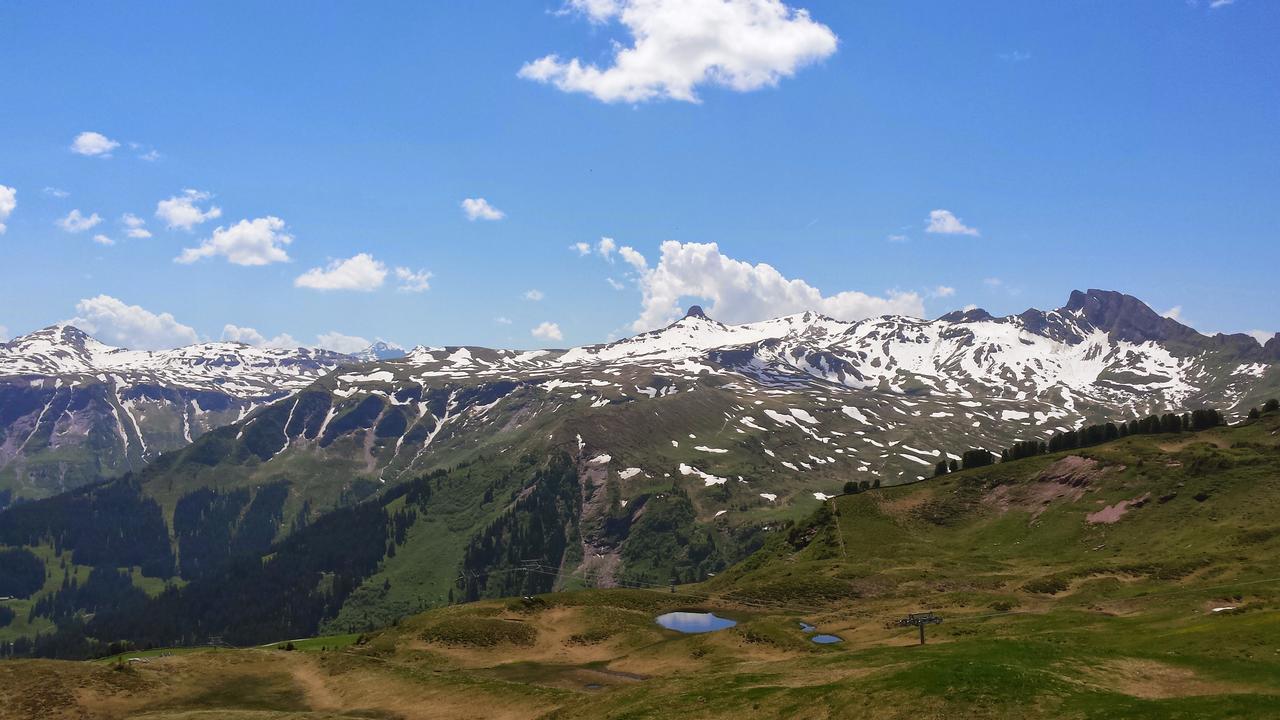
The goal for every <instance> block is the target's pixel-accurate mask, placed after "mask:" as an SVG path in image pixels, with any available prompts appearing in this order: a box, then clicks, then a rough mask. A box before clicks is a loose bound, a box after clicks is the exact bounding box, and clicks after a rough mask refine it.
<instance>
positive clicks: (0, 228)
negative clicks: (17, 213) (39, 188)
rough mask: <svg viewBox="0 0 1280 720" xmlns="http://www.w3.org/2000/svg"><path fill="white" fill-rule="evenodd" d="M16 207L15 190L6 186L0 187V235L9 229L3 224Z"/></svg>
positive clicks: (16, 193)
mask: <svg viewBox="0 0 1280 720" xmlns="http://www.w3.org/2000/svg"><path fill="white" fill-rule="evenodd" d="M16 207H18V191H17V189H15V188H11V187H9V186H8V185H0V235H3V234H4V233H5V231H6V230H8V229H9V228H8V227H7V226H6V225H5V222H6V221H7V220H8V219H9V216H10V215H12V214H13V210H14V208H16Z"/></svg>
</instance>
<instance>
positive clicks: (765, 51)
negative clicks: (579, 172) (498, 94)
mask: <svg viewBox="0 0 1280 720" xmlns="http://www.w3.org/2000/svg"><path fill="white" fill-rule="evenodd" d="M566 7H567V8H568V9H570V10H571V11H574V12H577V13H580V14H582V15H584V16H586V18H587V19H588V20H589V21H591V22H592V23H594V24H604V23H611V22H615V21H616V22H618V23H621V24H622V25H623V26H624V27H625V28H626V29H627V32H628V33H629V34H630V35H631V37H632V43H631V45H629V46H626V45H623V44H621V43H615V45H614V47H615V50H614V55H613V62H612V64H610V65H608V66H607V67H603V68H602V67H599V66H597V65H594V64H583V62H582V61H580V60H578V59H577V58H573V59H571V60H568V61H565V60H562V59H561V58H560V57H559V56H558V55H554V54H552V55H547V56H545V57H542V58H539V59H537V60H534V61H532V62H528V63H526V64H525V65H524V66H523V67H521V68H520V71H519V73H518V74H519V76H520V77H522V78H525V79H528V80H534V81H537V82H541V83H549V84H552V85H554V86H555V87H557V88H559V89H560V90H563V91H565V92H580V93H586V94H588V95H591V96H593V97H595V98H596V99H598V100H601V101H603V102H608V103H612V102H643V101H646V100H655V99H671V100H683V101H686V102H698V96H697V93H696V89H697V87H698V86H699V85H704V84H712V85H719V86H722V87H726V88H729V89H732V90H735V91H738V92H747V91H750V90H757V89H760V88H763V87H772V86H775V85H777V84H778V81H779V80H781V79H782V78H785V77H790V76H791V75H794V74H795V72H796V71H797V70H798V69H800V68H801V67H803V66H805V65H808V64H810V63H813V62H817V61H819V60H822V59H824V58H826V57H829V56H830V55H831V54H832V53H834V52H835V51H836V45H837V42H838V39H837V38H836V34H835V33H834V32H832V31H831V28H829V27H827V26H826V25H823V24H821V23H819V22H816V21H814V20H813V19H812V18H811V17H809V13H808V11H806V10H802V9H794V8H791V7H788V6H787V5H786V4H784V3H783V2H781V0H568V2H567V4H566Z"/></svg>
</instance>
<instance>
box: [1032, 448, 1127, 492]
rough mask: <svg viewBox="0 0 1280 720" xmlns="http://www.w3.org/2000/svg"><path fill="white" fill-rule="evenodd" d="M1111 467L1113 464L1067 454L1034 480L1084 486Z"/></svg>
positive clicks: (1108, 470)
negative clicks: (1104, 463)
mask: <svg viewBox="0 0 1280 720" xmlns="http://www.w3.org/2000/svg"><path fill="white" fill-rule="evenodd" d="M1113 469H1114V468H1113V466H1109V465H1103V464H1102V463H1101V462H1099V461H1097V460H1094V459H1093V458H1086V457H1080V456H1079V455H1068V456H1067V457H1064V458H1062V459H1061V460H1059V461H1057V462H1055V463H1054V464H1052V465H1050V466H1049V467H1047V468H1045V469H1044V471H1042V472H1041V473H1040V474H1039V475H1038V476H1037V477H1036V480H1037V481H1039V482H1047V483H1058V484H1059V485H1069V486H1071V487H1085V486H1087V485H1089V484H1090V483H1091V482H1092V481H1094V480H1096V479H1098V478H1100V477H1102V476H1103V475H1104V474H1106V473H1108V472H1110V471H1111V470H1113Z"/></svg>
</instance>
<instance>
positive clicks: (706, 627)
mask: <svg viewBox="0 0 1280 720" xmlns="http://www.w3.org/2000/svg"><path fill="white" fill-rule="evenodd" d="M658 624H659V625H661V626H662V627H664V628H667V629H668V630H676V631H678V632H682V633H704V632H713V631H715V630H723V629H725V628H727V627H733V626H734V625H737V624H738V621H736V620H730V619H729V618H722V617H719V616H718V615H716V614H715V613H695V612H672V613H667V614H666V615H659V616H658Z"/></svg>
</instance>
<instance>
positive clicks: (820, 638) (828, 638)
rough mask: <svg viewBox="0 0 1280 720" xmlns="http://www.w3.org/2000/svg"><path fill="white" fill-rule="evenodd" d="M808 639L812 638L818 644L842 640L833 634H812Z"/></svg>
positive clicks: (828, 643)
mask: <svg viewBox="0 0 1280 720" xmlns="http://www.w3.org/2000/svg"><path fill="white" fill-rule="evenodd" d="M809 639H810V640H813V641H814V642H816V643H818V644H819V645H830V644H831V643H838V642H844V641H843V640H842V639H840V638H838V637H836V636H835V635H814V636H813V637H812V638H809Z"/></svg>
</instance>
